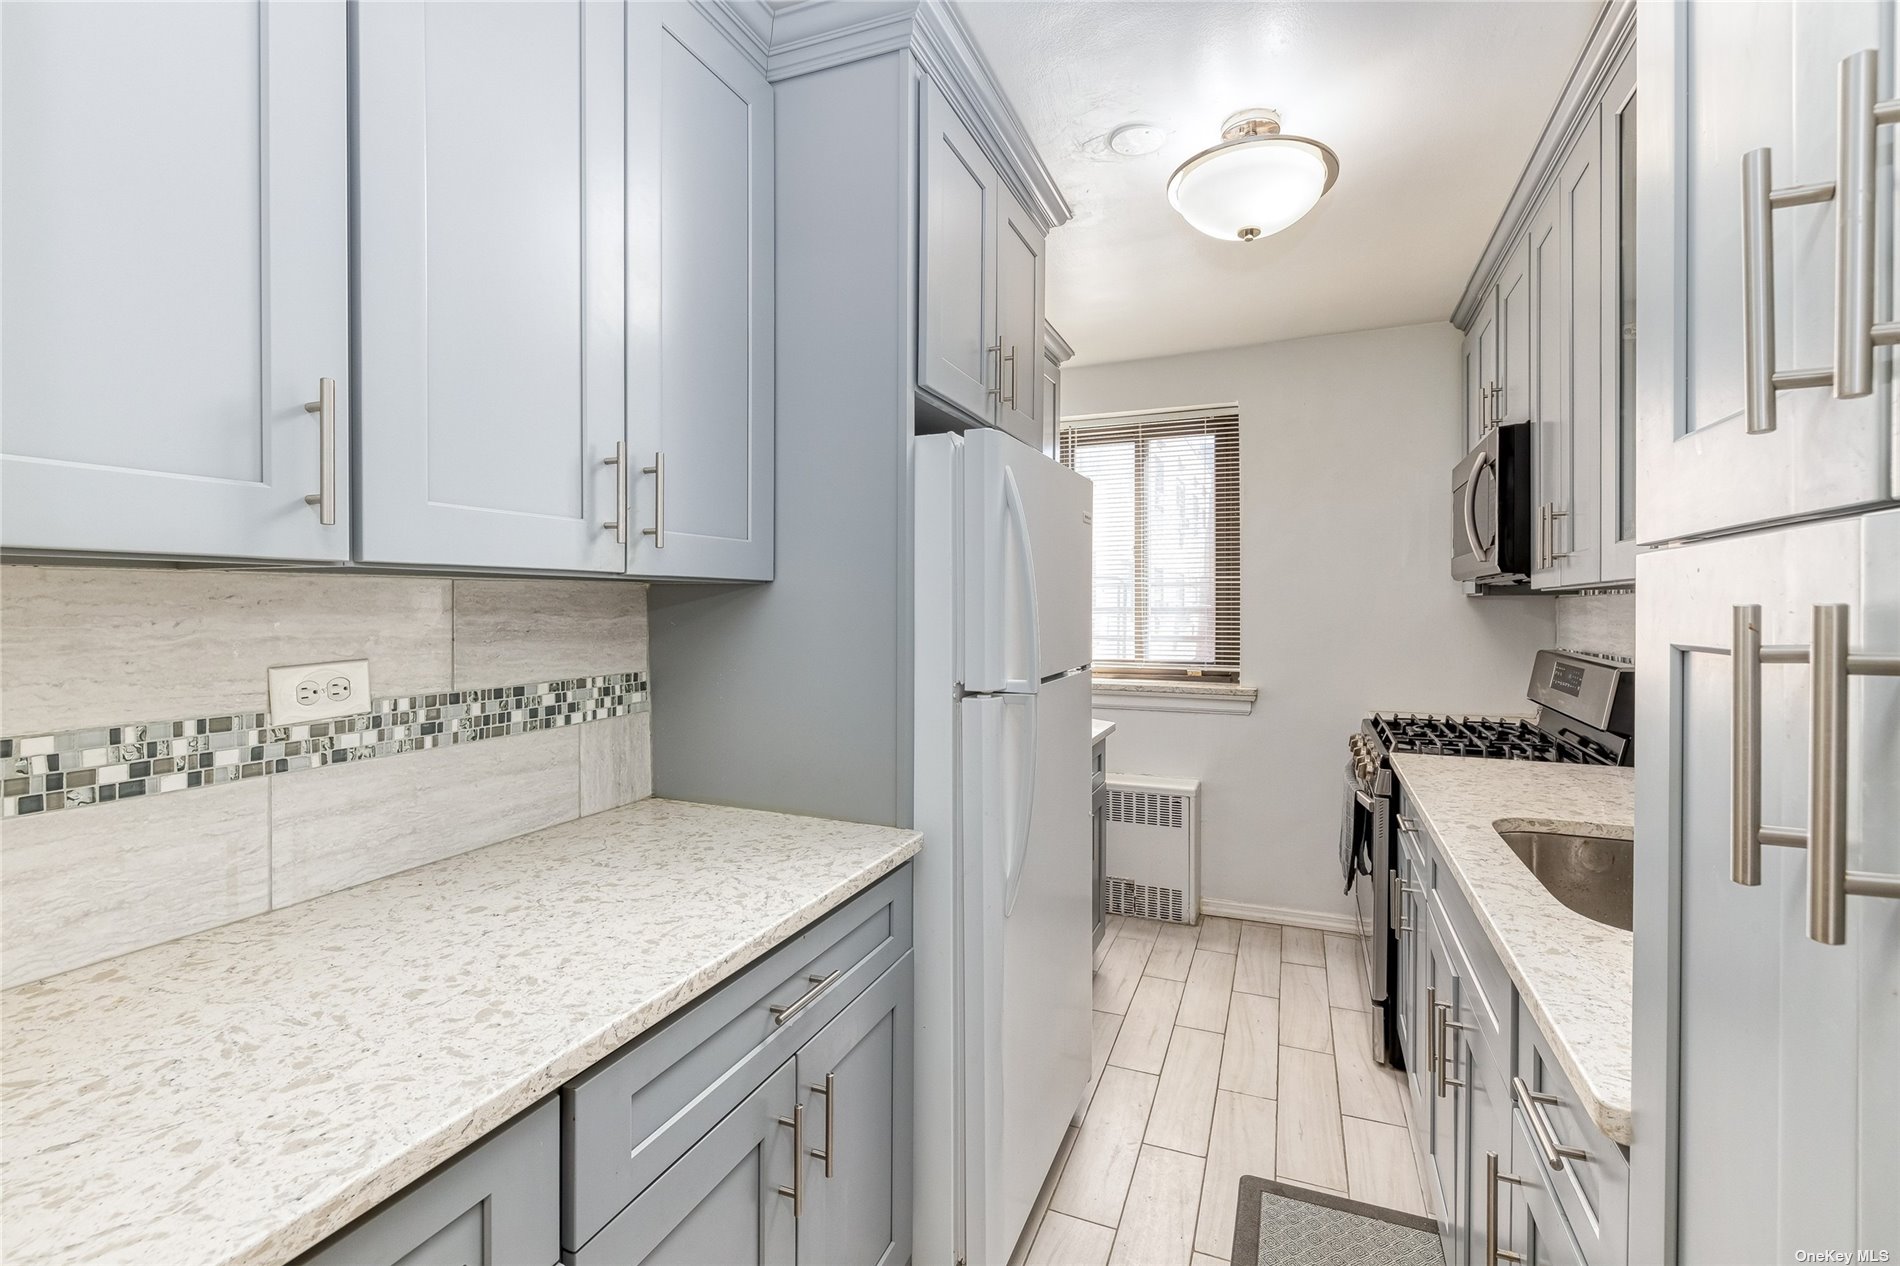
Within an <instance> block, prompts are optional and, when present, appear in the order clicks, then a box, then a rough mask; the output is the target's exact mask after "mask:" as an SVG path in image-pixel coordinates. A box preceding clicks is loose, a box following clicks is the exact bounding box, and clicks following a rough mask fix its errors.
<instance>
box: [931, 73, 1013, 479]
mask: <svg viewBox="0 0 1900 1266" xmlns="http://www.w3.org/2000/svg"><path fill="white" fill-rule="evenodd" d="M921 92H922V94H923V100H922V108H921V114H922V117H923V137H922V142H921V150H920V152H919V156H918V158H919V161H918V181H919V191H918V206H919V218H920V221H921V223H920V225H919V236H920V238H921V241H920V243H919V246H918V266H919V275H918V280H917V338H918V348H917V388H918V390H919V391H920V392H922V393H923V395H924V396H925V397H926V399H927V400H929V401H930V402H932V403H934V404H935V405H937V406H938V407H941V408H946V409H949V410H950V411H952V412H953V413H957V414H960V415H962V416H963V417H965V418H968V419H970V420H973V421H976V422H981V423H983V424H985V425H989V426H996V427H1000V428H1002V429H1003V430H1005V431H1008V432H1009V433H1010V434H1011V435H1014V436H1015V437H1016V438H1017V439H1019V440H1021V441H1023V442H1024V443H1025V444H1029V445H1031V446H1032V447H1038V448H1039V447H1041V446H1042V444H1043V440H1044V436H1043V409H1042V404H1041V394H1042V393H1041V392H1040V390H1039V389H1038V383H1037V373H1038V367H1039V366H1040V365H1041V363H1042V356H1043V344H1044V335H1043V320H1042V309H1043V272H1044V260H1043V256H1044V234H1043V231H1042V228H1041V226H1040V225H1039V224H1038V223H1037V222H1036V220H1035V219H1034V218H1033V217H1032V216H1031V215H1030V214H1029V213H1028V212H1027V211H1026V210H1024V208H1023V206H1022V204H1021V203H1020V202H1019V201H1018V200H1017V198H1016V196H1015V195H1014V194H1013V193H1011V192H1010V191H1009V189H1008V188H1007V187H1006V186H1005V185H1004V184H1003V180H1002V177H1001V175H1000V174H999V173H998V172H997V169H996V167H995V165H994V164H992V163H991V162H990V161H989V159H988V157H987V156H986V155H985V154H984V152H983V150H982V149H981V147H980V146H979V145H978V144H977V141H976V138H975V137H974V136H973V135H972V134H971V133H970V130H969V128H967V127H966V126H964V123H963V121H962V120H961V119H960V118H958V117H957V114H956V111H955V110H954V109H953V108H952V107H951V105H950V103H949V101H948V100H947V99H946V98H945V97H944V95H943V93H942V91H941V90H939V89H938V88H937V86H936V85H935V84H931V83H928V82H926V83H924V84H923V85H922V87H921Z"/></svg>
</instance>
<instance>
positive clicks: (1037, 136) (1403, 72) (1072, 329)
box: [959, 0, 1598, 364]
mask: <svg viewBox="0 0 1900 1266" xmlns="http://www.w3.org/2000/svg"><path fill="white" fill-rule="evenodd" d="M1597 7H1598V6H1597V3H1596V0H1512V2H1505V3H1497V2H1493V3H1464V2H1460V0H1386V2H1383V3H1359V2H1352V0H1331V2H1327V0H1317V2H1316V0H1298V2H1294V3H1252V4H1246V3H1200V2H1197V0H1181V2H1178V3H1119V2H1108V0H1067V2H1066V3H1064V2H1045V0H968V2H966V3H963V4H961V5H959V12H960V13H961V14H962V15H963V17H964V19H965V21H966V23H967V24H968V26H969V28H970V31H971V33H972V34H973V35H974V36H975V38H976V41H977V44H978V46H979V47H980V48H981V49H982V52H983V55H984V57H985V58H986V59H987V60H988V61H989V63H990V66H991V68H992V69H993V70H994V71H995V73H996V76H997V79H998V80H999V81H1000V83H1001V85H1002V88H1003V91H1004V92H1005V93H1006V94H1007V95H1008V97H1009V99H1010V101H1011V103H1012V104H1013V105H1014V106H1015V107H1016V111H1017V113H1018V114H1020V115H1021V116H1022V120H1023V123H1024V125H1025V126H1026V127H1027V128H1028V130H1029V133H1030V135H1031V137H1033V138H1034V140H1035V142H1036V145H1037V148H1038V149H1039V150H1040V151H1041V153H1042V157H1043V161H1044V162H1046V163H1047V164H1048V165H1049V168H1050V170H1051V171H1053V172H1054V174H1055V178H1056V183H1057V184H1058V185H1059V186H1060V187H1061V189H1062V192H1063V193H1064V195H1066V196H1067V198H1068V200H1069V202H1070V204H1071V205H1072V206H1073V207H1074V208H1075V218H1074V220H1072V221H1071V222H1070V223H1068V224H1067V225H1065V226H1063V227H1062V228H1059V229H1057V230H1056V231H1055V232H1054V234H1052V235H1051V237H1050V239H1049V272H1048V287H1049V300H1048V314H1049V319H1050V320H1051V321H1052V322H1053V323H1054V324H1055V326H1056V328H1057V329H1059V330H1061V331H1062V334H1063V336H1064V337H1065V338H1067V339H1068V340H1069V342H1070V343H1071V344H1073V345H1074V347H1075V351H1076V363H1078V364H1086V363H1091V362H1100V361H1116V360H1130V359H1134V358H1138V357H1144V356H1164V355H1169V354H1172V353H1177V352H1188V351H1199V350H1203V349H1207V348H1216V347H1236V346H1242V345H1245V344H1248V343H1262V342H1270V341H1274V340H1278V339H1287V338H1299V337H1302V336H1305V335H1310V334H1327V333H1336V332H1339V331H1343V330H1364V329H1376V328H1378V327H1381V326H1389V325H1407V324H1412V323H1414V322H1421V321H1440V320H1444V319H1446V318H1447V317H1448V316H1449V315H1450V313H1451V309H1452V305H1453V304H1454V303H1456V302H1457V299H1458V295H1459V293H1460V291H1462V290H1463V288H1464V284H1465V281H1466V279H1467V278H1468V277H1469V275H1470V273H1471V269H1472V267H1473V266H1474V265H1475V264H1476V263H1477V260H1478V255H1479V253H1480V252H1481V251H1482V250H1483V249H1484V246H1485V243H1486V241H1487V239H1488V238H1489V236H1490V233H1491V230H1492V227H1493V226H1494V225H1495V224H1496V223H1497V220H1498V217H1499V216H1500V215H1501V214H1502V213H1503V210H1504V205H1505V203H1506V201H1508V200H1509V198H1510V195H1511V190H1512V187H1513V186H1514V185H1515V184H1516V182H1517V178H1518V176H1519V174H1520V173H1521V172H1522V170H1523V167H1524V164H1525V162H1526V161H1527V160H1528V159H1529V157H1530V154H1531V150H1532V148H1533V147H1534V146H1535V145H1536V143H1537V137H1538V135H1539V133H1540V132H1541V131H1542V129H1543V126H1544V122H1545V120H1546V118H1547V117H1548V116H1549V114H1550V111H1551V109H1552V107H1553V106H1555V105H1556V102H1557V97H1558V94H1559V93H1560V92H1561V91H1562V88H1563V82H1564V78H1565V76H1566V75H1568V73H1569V71H1570V67H1571V64H1572V63H1573V62H1574V61H1575V59H1576V56H1577V54H1578V53H1579V52H1580V51H1581V49H1582V46H1583V41H1584V38H1585V37H1586V35H1587V34H1588V32H1589V28H1590V24H1591V21H1592V19H1593V17H1594V15H1595V13H1596V10H1597ZM1256 105H1259V106H1269V107H1272V108H1274V109H1277V110H1279V111H1280V113H1281V118H1282V125H1283V127H1284V129H1285V130H1286V131H1287V132H1289V133H1293V134H1298V135H1305V136H1311V137H1314V138H1315V139H1317V140H1320V141H1324V142H1325V143H1326V144H1328V145H1330V146H1332V148H1333V149H1334V150H1335V151H1336V152H1337V153H1338V155H1339V163H1340V173H1339V181H1338V183H1337V184H1336V185H1334V186H1333V189H1332V192H1330V193H1328V194H1327V195H1326V197H1325V198H1323V199H1322V200H1321V201H1320V204H1319V205H1318V206H1317V207H1315V208H1314V209H1313V211H1312V212H1311V213H1310V214H1309V215H1308V216H1307V217H1306V218H1305V219H1304V220H1302V221H1300V222H1299V223H1298V224H1295V225H1294V226H1293V227H1291V228H1289V229H1287V230H1285V231H1284V232H1281V233H1279V234H1276V235H1275V236H1273V237H1269V238H1265V239H1263V240H1261V241H1258V242H1219V241H1215V240H1214V239H1212V238H1209V237H1205V236H1203V235H1202V234H1200V233H1198V232H1196V231H1195V230H1194V229H1192V228H1189V227H1188V224H1187V222H1186V221H1185V220H1183V219H1181V217H1180V216H1179V215H1177V214H1176V213H1175V211H1174V209H1173V208H1172V207H1170V206H1169V205H1168V197H1167V181H1168V176H1169V174H1170V173H1172V172H1173V170H1174V168H1175V167H1176V166H1178V165H1179V164H1180V163H1181V161H1182V160H1183V159H1186V158H1187V157H1188V156H1189V155H1191V154H1193V153H1195V152H1197V151H1199V150H1201V149H1205V148H1206V147H1207V146H1209V145H1212V144H1213V143H1214V142H1215V141H1217V140H1218V139H1219V132H1220V125H1221V121H1222V120H1223V119H1225V118H1226V117H1227V116H1228V115H1229V114H1232V113H1233V112H1234V111H1236V110H1239V109H1242V108H1244V107H1247V106H1256ZM1130 122H1145V123H1154V124H1158V125H1160V126H1161V127H1163V128H1165V129H1166V130H1167V133H1168V139H1167V143H1166V144H1165V145H1164V146H1163V147H1162V149H1161V152H1160V153H1158V154H1150V155H1148V156H1146V157H1143V158H1124V157H1122V156H1120V155H1118V154H1115V153H1113V152H1112V151H1110V150H1109V149H1108V146H1107V143H1106V142H1107V135H1108V133H1109V132H1110V131H1112V130H1113V129H1115V128H1116V127H1119V126H1120V125H1122V124H1124V123H1130Z"/></svg>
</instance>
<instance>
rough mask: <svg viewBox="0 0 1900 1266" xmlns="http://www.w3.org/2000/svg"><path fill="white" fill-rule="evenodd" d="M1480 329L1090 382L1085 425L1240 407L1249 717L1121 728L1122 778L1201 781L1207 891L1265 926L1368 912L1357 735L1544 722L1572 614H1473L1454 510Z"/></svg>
mask: <svg viewBox="0 0 1900 1266" xmlns="http://www.w3.org/2000/svg"><path fill="white" fill-rule="evenodd" d="M1459 345H1460V340H1459V334H1458V331H1457V330H1455V329H1453V328H1452V327H1451V326H1450V325H1443V324H1433V325H1419V326H1406V327H1402V328H1399V329H1389V330H1369V331H1365V332H1363V333H1355V334H1340V335H1333V336H1329V337H1324V338H1311V339H1300V340H1296V341H1293V342H1286V343H1270V344H1264V345H1260V346H1255V347H1243V348H1236V349H1232V350H1227V351H1218V352H1205V353H1199V354H1195V355H1188V356H1170V357H1165V358H1160V359H1155V360H1142V361H1126V362H1122V363H1120V364H1110V365H1095V366H1088V367H1085V368H1081V369H1074V370H1071V371H1069V372H1067V373H1066V374H1064V376H1063V380H1062V391H1063V412H1064V413H1065V414H1069V415H1075V414H1085V413H1109V412H1118V411H1122V410H1130V409H1156V408H1163V407H1167V406H1173V405H1195V404H1214V403H1222V402H1226V401H1238V402H1239V404H1240V426H1241V450H1240V460H1241V496H1242V502H1241V565H1242V577H1241V667H1242V681H1243V684H1245V685H1249V686H1254V687H1257V688H1258V689H1259V691H1260V698H1259V702H1258V703H1257V704H1256V705H1255V707H1254V711H1253V713H1252V715H1250V716H1213V715H1198V714H1178V713H1159V712H1138V711H1113V712H1108V711H1103V710H1101V709H1100V708H1099V707H1098V709H1097V713H1098V715H1101V716H1103V717H1112V718H1113V719H1114V720H1115V721H1116V722H1117V723H1118V725H1119V727H1120V728H1119V729H1118V730H1117V731H1116V733H1115V735H1114V736H1113V737H1112V738H1110V739H1109V741H1108V742H1109V748H1108V756H1109V762H1108V763H1109V768H1110V769H1111V770H1114V771H1117V772H1126V773H1143V774H1156V775H1169V776H1177V777H1192V778H1199V779H1201V780H1202V783H1203V794H1204V797H1205V798H1204V800H1203V802H1202V892H1203V895H1204V896H1205V897H1209V898H1213V899H1216V900H1222V901H1226V902H1231V903H1235V904H1237V905H1240V906H1244V907H1250V908H1251V911H1250V912H1253V913H1257V914H1261V915H1264V916H1273V915H1280V914H1287V915H1290V916H1292V917H1296V918H1297V917H1300V916H1308V917H1313V916H1317V917H1319V918H1320V919H1322V920H1324V919H1326V918H1329V917H1338V916H1343V915H1344V914H1346V913H1347V911H1348V910H1349V908H1350V907H1349V904H1348V901H1347V899H1346V898H1345V897H1344V896H1343V895H1342V894H1341V887H1342V883H1341V878H1340V872H1339V863H1338V860H1337V848H1338V836H1339V807H1340V795H1341V787H1340V779H1341V774H1342V770H1343V769H1344V767H1345V760H1346V735H1347V734H1348V733H1349V732H1350V731H1351V730H1352V729H1353V728H1354V727H1355V726H1357V725H1358V724H1359V721H1360V718H1362V717H1363V716H1364V715H1365V714H1366V713H1368V712H1371V711H1374V710H1390V709H1399V710H1415V711H1420V712H1427V711H1430V712H1512V713H1524V712H1527V711H1528V710H1529V705H1528V704H1526V703H1525V700H1524V684H1525V681H1526V680H1527V679H1528V678H1529V675H1530V667H1531V659H1532V654H1533V652H1535V651H1537V650H1538V649H1540V648H1542V647H1546V646H1549V645H1550V644H1551V638H1552V633H1553V626H1552V602H1551V600H1550V599H1549V598H1546V597H1541V596H1525V597H1518V596H1511V597H1491V598H1478V599H1473V598H1467V597H1465V595H1464V592H1463V590H1462V588H1461V587H1460V586H1459V585H1458V584H1457V583H1456V582H1454V581H1453V580H1452V578H1451V573H1450V548H1451V541H1450V536H1451V532H1450V528H1449V526H1448V519H1449V516H1448V514H1447V512H1446V511H1447V498H1448V497H1449V495H1450V491H1451V483H1450V476H1451V468H1452V466H1453V464H1454V463H1455V462H1456V461H1457V460H1458V458H1459V457H1460V456H1461V446H1462V439H1463V431H1462V413H1461V405H1460V396H1459V390H1460V386H1459Z"/></svg>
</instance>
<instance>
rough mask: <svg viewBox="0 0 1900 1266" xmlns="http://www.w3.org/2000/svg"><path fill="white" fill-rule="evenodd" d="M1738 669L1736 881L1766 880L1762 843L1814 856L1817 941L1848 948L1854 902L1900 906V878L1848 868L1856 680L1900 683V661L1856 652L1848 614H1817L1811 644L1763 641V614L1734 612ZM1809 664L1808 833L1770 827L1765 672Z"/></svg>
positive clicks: (1825, 610)
mask: <svg viewBox="0 0 1900 1266" xmlns="http://www.w3.org/2000/svg"><path fill="white" fill-rule="evenodd" d="M1733 618H1734V630H1733V634H1732V638H1733V640H1732V642H1731V644H1730V651H1729V655H1730V669H1731V672H1732V674H1733V681H1734V703H1733V721H1732V733H1731V739H1730V750H1729V793H1730V803H1729V819H1730V831H1731V836H1730V841H1729V852H1730V877H1731V878H1732V879H1734V881H1735V882H1736V883H1738V884H1744V885H1749V886H1753V885H1756V884H1759V883H1760V882H1761V848H1762V845H1764V844H1768V845H1776V846H1779V847H1783V848H1805V849H1807V850H1808V937H1809V939H1811V940H1814V941H1818V942H1820V943H1821V944H1823V945H1842V944H1845V943H1846V941H1847V898H1848V897H1850V896H1861V897H1885V898H1888V899H1890V900H1900V875H1888V874H1880V873H1877V872H1872V871H1857V870H1849V869H1848V868H1847V770H1848V750H1847V679H1848V678H1849V677H1850V676H1864V677H1900V655H1875V654H1868V653H1857V652H1854V651H1850V650H1849V649H1848V644H1847V624H1848V610H1847V607H1846V605H1845V604H1842V603H1828V604H1824V605H1822V606H1817V607H1815V608H1814V630H1813V641H1812V644H1811V646H1768V647H1764V646H1763V645H1762V642H1761V608H1760V607H1759V606H1756V605H1752V604H1751V605H1747V606H1738V607H1736V608H1735V610H1734V617H1733ZM1802 663H1805V664H1808V665H1809V666H1810V677H1811V681H1810V685H1809V727H1808V732H1809V740H1808V742H1809V746H1808V829H1807V830H1805V831H1802V830H1796V829H1794V828H1792V827H1781V826H1763V825H1762V821H1761V759H1762V757H1761V732H1762V727H1761V666H1762V665H1763V664H1802Z"/></svg>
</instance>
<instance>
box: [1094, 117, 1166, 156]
mask: <svg viewBox="0 0 1900 1266" xmlns="http://www.w3.org/2000/svg"><path fill="white" fill-rule="evenodd" d="M1167 139H1168V134H1167V133H1166V132H1165V131H1163V130H1162V129H1160V128H1158V127H1156V126H1155V125H1154V124H1152V123H1125V124H1123V125H1122V126H1121V127H1118V128H1116V129H1115V130H1114V131H1113V132H1110V133H1109V134H1108V147H1109V148H1110V149H1112V150H1114V151H1115V152H1116V153H1117V154H1121V155H1123V156H1124V157H1127V158H1140V157H1141V156H1142V155H1143V154H1152V153H1154V152H1155V151H1156V150H1158V149H1160V148H1161V144H1162V142H1163V141H1165V140H1167Z"/></svg>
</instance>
